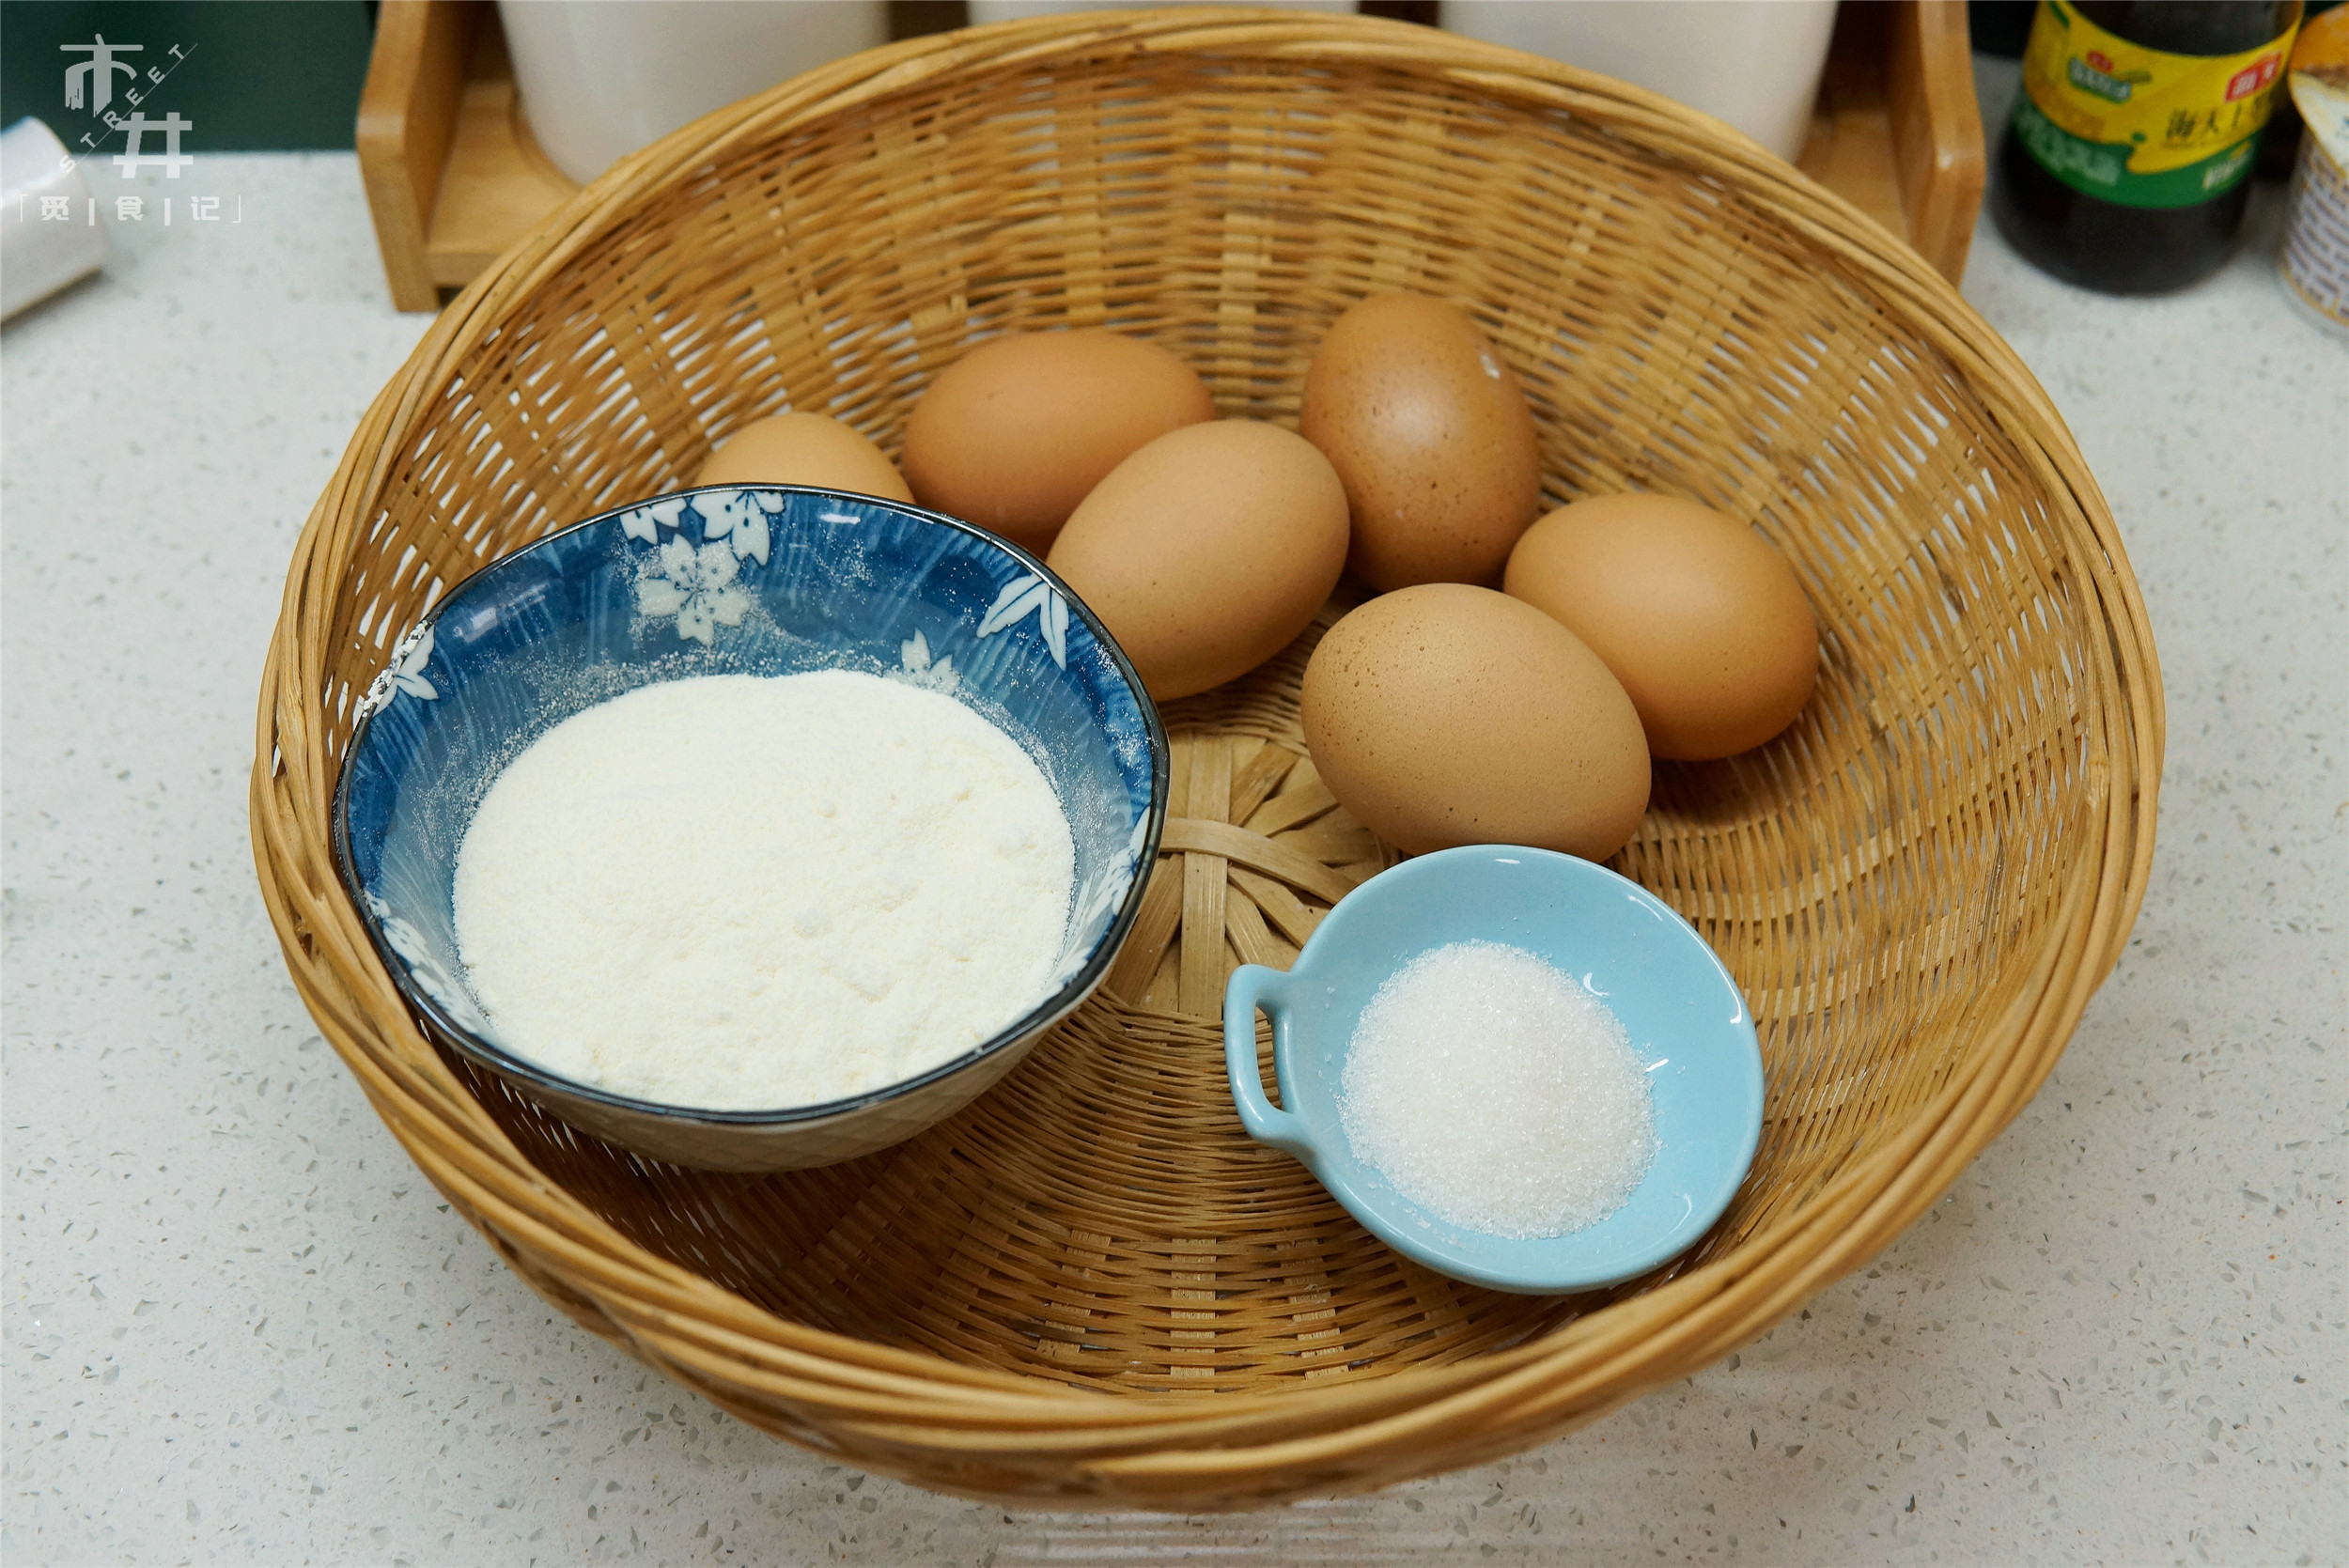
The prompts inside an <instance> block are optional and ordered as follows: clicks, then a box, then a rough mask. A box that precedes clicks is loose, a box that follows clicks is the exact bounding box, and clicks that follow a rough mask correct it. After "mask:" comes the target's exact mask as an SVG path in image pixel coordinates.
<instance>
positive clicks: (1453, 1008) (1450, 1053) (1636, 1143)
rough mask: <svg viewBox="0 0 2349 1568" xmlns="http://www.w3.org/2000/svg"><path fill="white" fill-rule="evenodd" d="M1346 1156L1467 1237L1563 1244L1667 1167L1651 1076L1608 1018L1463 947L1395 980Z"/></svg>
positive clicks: (1361, 1065)
mask: <svg viewBox="0 0 2349 1568" xmlns="http://www.w3.org/2000/svg"><path fill="white" fill-rule="evenodd" d="M1338 1114H1339V1120H1340V1122H1341V1124H1342V1126H1344V1128H1345V1131H1346V1141H1347V1142H1348V1143H1349V1144H1351V1145H1352V1146H1353V1149H1354V1152H1355V1154H1356V1155H1358V1156H1359V1157H1361V1158H1362V1159H1363V1160H1364V1161H1366V1162H1367V1163H1369V1164H1370V1165H1372V1166H1375V1167H1376V1168H1377V1170H1378V1172H1379V1173H1380V1174H1382V1175H1384V1176H1385V1177H1386V1178H1387V1180H1388V1181H1389V1182H1390V1183H1391V1184H1392V1186H1393V1187H1394V1189H1395V1190H1396V1191H1397V1192H1400V1193H1402V1194H1403V1195H1404V1196H1405V1197H1407V1198H1408V1199H1410V1200H1411V1201H1412V1202H1413V1203H1418V1204H1419V1205H1420V1206H1421V1207H1422V1208H1424V1209H1426V1210H1427V1211H1428V1212H1430V1213H1431V1214H1434V1215H1436V1216H1438V1217H1439V1218H1440V1219H1445V1220H1448V1221H1450V1222H1451V1223H1453V1224H1455V1225H1458V1226H1460V1227H1461V1228H1462V1229H1464V1230H1470V1231H1478V1232H1482V1233H1483V1234H1486V1235H1498V1236H1510V1237H1517V1238H1524V1237H1531V1236H1554V1235H1565V1234H1569V1233H1571V1232H1574V1231H1579V1230H1582V1229H1585V1228H1586V1227H1588V1226H1591V1225H1595V1224H1596V1223H1598V1221H1600V1220H1602V1219H1606V1218H1607V1217H1608V1216H1609V1215H1610V1214H1612V1213H1614V1212H1615V1210H1617V1209H1619V1208H1621V1207H1622V1206H1623V1204H1624V1201H1625V1200H1626V1199H1627V1198H1629V1197H1630V1196H1631V1193H1632V1189H1633V1188H1637V1187H1638V1186H1639V1185H1640V1179H1641V1177H1642V1176H1644V1175H1646V1174H1647V1168H1648V1165H1649V1164H1650V1162H1651V1161H1653V1160H1654V1159H1655V1157H1656V1150H1657V1139H1656V1108H1655V1101H1654V1096H1653V1095H1652V1094H1650V1093H1649V1090H1648V1080H1647V1075H1646V1073H1645V1072H1643V1071H1642V1070H1641V1065H1640V1059H1639V1057H1638V1056H1637V1055H1635V1054H1634V1053H1633V1051H1632V1049H1631V1042H1630V1039H1629V1037H1628V1036H1626V1034H1625V1032H1624V1027H1623V1024H1622V1022H1621V1021H1620V1020H1618V1019H1617V1018H1616V1017H1615V1015H1614V1014H1613V1013H1611V1012H1610V1011H1609V1010H1608V1007H1607V1004H1606V1003H1605V1002H1603V1001H1599V1000H1598V998H1596V997H1595V996H1593V995H1592V994H1591V993H1590V992H1589V991H1588V990H1587V989H1585V988H1584V987H1583V986H1581V985H1579V983H1577V982H1576V980H1575V979H1574V977H1573V976H1571V975H1568V974H1565V973H1563V972H1562V971H1560V970H1557V969H1555V968H1553V967H1552V966H1551V965H1549V964H1548V963H1547V962H1545V961H1544V960H1542V959H1541V958H1539V957H1536V956H1535V955H1532V954H1531V953H1527V952H1525V951H1524V950H1522V949H1520V948H1514V947H1504V946H1502V945H1501V943H1499V942H1481V941H1478V942H1454V943H1452V944H1451V945H1449V946H1446V947H1439V948H1436V949H1435V950H1433V951H1432V952H1428V953H1423V954H1421V955H1419V956H1418V957H1417V958H1414V959H1413V960H1411V962H1410V963H1408V964H1407V965H1405V966H1404V967H1403V968H1402V969H1400V970H1396V971H1395V972H1394V973H1393V974H1392V975H1391V976H1389V977H1388V979H1387V983H1386V984H1385V985H1383V986H1380V987H1379V988H1378V994H1377V996H1376V997H1374V998H1373V999H1372V1000H1371V1003H1370V1005H1369V1006H1368V1007H1366V1008H1364V1009H1363V1010H1362V1016H1361V1020H1360V1021H1359V1022H1358V1023H1357V1024H1356V1025H1355V1028H1354V1038H1353V1042H1352V1044H1351V1045H1350V1046H1349V1047H1348V1048H1347V1050H1346V1071H1345V1074H1344V1076H1343V1078H1342V1079H1341V1080H1340V1087H1339V1100H1338Z"/></svg>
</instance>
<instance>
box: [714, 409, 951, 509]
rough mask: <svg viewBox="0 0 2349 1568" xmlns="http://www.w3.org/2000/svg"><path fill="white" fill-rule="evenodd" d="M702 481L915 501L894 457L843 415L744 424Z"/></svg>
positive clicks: (795, 416)
mask: <svg viewBox="0 0 2349 1568" xmlns="http://www.w3.org/2000/svg"><path fill="white" fill-rule="evenodd" d="M693 483H695V484H696V485H814V486H817V488H819V489H828V490H849V491H852V492H854V493H855V494H858V495H878V496H880V497H882V498H884V499H885V500H889V501H903V502H906V503H909V504H910V503H911V502H912V500H913V491H912V490H910V489H908V488H907V486H906V482H905V479H904V477H903V476H902V475H900V474H898V473H897V470H896V467H895V466H894V464H892V463H891V462H890V460H889V458H888V455H887V454H885V453H884V452H882V451H881V449H880V448H879V447H878V446H875V445H874V444H873V443H872V442H869V441H867V440H865V439H864V438H863V436H862V435H859V434H858V433H857V432H856V431H855V430H852V429H850V428H849V427H848V426H846V425H843V424H841V423H840V421H838V420H837V419H826V418H825V417H824V416H823V415H822V414H820V413H779V414H777V415H775V416H774V417H773V418H772V419H761V420H757V421H755V422H754V423H752V424H749V425H745V426H743V427H741V428H740V429H739V430H737V431H735V432H734V434H733V435H732V436H730V437H728V438H727V440H726V443H725V444H724V445H723V446H721V447H720V448H718V450H717V451H715V452H713V453H711V454H710V456H709V459H708V461H707V462H705V463H703V464H702V471H701V473H700V474H697V475H696V476H695V477H694V479H693Z"/></svg>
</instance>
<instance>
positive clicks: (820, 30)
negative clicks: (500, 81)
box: [498, 0, 889, 184]
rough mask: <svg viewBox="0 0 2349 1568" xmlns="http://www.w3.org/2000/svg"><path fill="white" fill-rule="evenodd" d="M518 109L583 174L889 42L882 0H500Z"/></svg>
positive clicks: (558, 162) (572, 172)
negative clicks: (756, 94)
mask: <svg viewBox="0 0 2349 1568" xmlns="http://www.w3.org/2000/svg"><path fill="white" fill-rule="evenodd" d="M498 21H499V22H500V23H503V24H504V26H505V28H506V50H507V52H508V53H509V54H512V55H513V57H514V81H515V84H516V85H518V86H519V87H520V88H521V101H522V114H523V116H524V117H525V118H526V119H528V120H529V122H530V132H531V134H532V135H533V136H535V137H536V138H537V142H538V146H539V147H540V148H541V149H542V150H543V151H544V152H545V153H546V155H547V156H548V157H549V158H550V159H552V160H553V163H554V166H555V167H556V168H559V169H561V170H562V171H563V172H564V173H565V174H567V175H569V176H570V177H571V178H572V179H576V180H578V181H579V182H580V183H582V184H585V183H586V182H587V181H588V180H590V179H595V178H596V176H598V175H599V174H601V173H603V171H604V170H606V169H608V168H610V167H611V166H612V165H613V163H614V162H616V161H617V160H619V159H621V158H623V157H626V156H627V155H628V154H629V153H631V152H634V151H635V150H636V149H637V148H638V147H644V146H646V145H647V144H649V143H652V142H656V141H659V140H660V139H661V137H663V136H665V135H667V134H668V133H669V132H672V131H675V130H676V129H677V127H678V126H680V125H686V124H689V123H691V122H692V121H693V120H696V119H699V118H700V117H701V116H704V115H706V114H708V113H709V112H710V111H711V110H713V109H722V108H723V107H725V106H726V105H727V104H729V103H732V102H733V101H735V100H737V99H739V98H747V97H749V96H750V95H751V94H752V93H754V92H759V91H762V90H764V89H765V88H768V87H771V86H773V85H775V84H776V83H778V82H781V81H784V80H786V79H787V78H789V77H793V76H797V75H798V74H799V73H800V72H801V71H803V70H811V69H813V68H815V67H817V66H820V65H824V64H827V63H829V62H830V61H832V60H836V59H839V58H840V57H841V56H842V55H844V54H855V53H856V52H857V51H858V50H860V49H870V48H872V47H873V46H874V45H876V44H880V43H886V42H887V41H889V8H888V6H887V5H886V4H884V3H883V0H498Z"/></svg>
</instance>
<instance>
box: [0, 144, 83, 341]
mask: <svg viewBox="0 0 2349 1568" xmlns="http://www.w3.org/2000/svg"><path fill="white" fill-rule="evenodd" d="M0 192H5V194H0V318H4V317H9V316H14V315H15V314H16V313H17V312H18V311H20V310H23V308H24V307H25V306H26V305H28V304H31V303H34V302H35V301H37V300H45V299H47V298H48V297H49V296H50V295H52V294H54V293H55V292H56V291H57V290H58V289H60V288H63V287H65V286H66V285H67V284H69V283H73V282H76V281H78V280H80V279H82V278H86V277H87V276H89V275H90V274H91V273H92V272H96V271H98V269H99V268H101V267H103V266H104V265H105V264H106V225H105V223H104V221H103V220H102V219H101V218H100V217H99V216H98V203H97V201H96V200H95V199H93V198H92V197H91V195H90V189H89V187H88V186H87V185H86V184H85V183H83V180H82V176H81V171H80V170H78V169H76V168H75V167H74V166H73V160H72V159H71V158H70V157H69V156H68V155H67V153H66V150H65V144H64V143H63V142H60V141H59V140H57V137H56V134H55V132H52V131H51V130H50V129H49V127H47V126H45V125H43V124H42V123H41V122H40V121H39V120H37V119H21V120H18V121H17V122H16V123H15V124H14V125H11V126H9V127H8V130H7V131H5V132H0ZM59 203H63V204H64V205H63V206H62V207H60V206H59V205H58V204H59ZM61 213H62V216H60V214H61Z"/></svg>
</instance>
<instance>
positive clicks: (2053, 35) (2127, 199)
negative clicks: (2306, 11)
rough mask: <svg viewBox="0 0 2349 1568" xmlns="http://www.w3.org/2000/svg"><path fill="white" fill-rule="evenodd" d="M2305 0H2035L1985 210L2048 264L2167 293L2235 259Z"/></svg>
mask: <svg viewBox="0 0 2349 1568" xmlns="http://www.w3.org/2000/svg"><path fill="white" fill-rule="evenodd" d="M2300 10H2301V0H2040V6H2039V9H2038V12H2037V14H2036V15H2035V16H2034V17H2033V18H2032V21H2031V32H2030V43H2029V44H2028V45H2027V46H2026V48H2025V50H2024V54H2023V83H2022V86H2021V89H2020V90H2019V91H2018V92H2017V93H2016V94H2015V116H2014V118H2013V120H2012V121H2011V122H2010V123H2009V124H2008V126H2007V130H2006V134H2005V137H2004V139H2003V140H2002V141H2001V142H2000V144H1999V157H1998V163H1997V172H1996V177H1995V178H1994V179H1993V180H1992V183H1991V191H1990V212H1991V217H1992V219H1993V220H1994V221H1995V222H1996V223H1997V224H1998V225H1999V233H2001V234H2003V235H2005V236H2006V239H2007V242H2008V243H2010V244H2012V245H2013V246H2014V247H2015V249H2016V250H2017V251H2019V252H2021V253H2022V255H2023V256H2024V257H2025V258H2026V259H2028V260H2029V261H2030V262H2031V264H2032V265H2034V266H2036V267H2038V268H2039V269H2040V270H2041V271H2042V272H2048V273H2051V274H2053V275H2054V276H2056V277H2059V278H2061V279H2062V280H2063V281H2064V282H2066V283H2072V284H2077V285H2079V286H2080V287H2084V288H2093V289H2096V290H2099V291H2100V292H2103V293H2108V294H2159V293H2165V292H2167V291H2169V290H2170V289H2174V288H2183V287H2186V285H2187V284H2190V283H2193V282H2196V281H2197V280H2199V279H2201V278H2203V277H2206V276H2208V275H2209V274H2210V273H2211V272H2216V271H2217V269H2218V267H2219V266H2220V264H2221V263H2223V262H2224V261H2225V260H2226V259H2227V256H2228V253H2229V251H2230V250H2231V249H2232V246H2233V243H2234V238H2235V232H2236V230H2237V229H2239V228H2240V227H2241V226H2242V224H2243V210H2244V207H2245V204H2246V203H2247V202H2248V200H2249V198H2250V190H2251V186H2250V174H2251V167H2252V164H2253V163H2254V162H2255V161H2256V157H2255V155H2256V153H2257V151H2258V147H2259V132H2260V128H2261V127H2262V126H2263V125H2264V124H2265V123H2266V120H2267V116H2268V113H2269V111H2270V109H2271V108H2272V106H2273V104H2274V102H2275V101H2276V98H2277V95H2278V93H2279V91H2280V90H2281V88H2282V85H2283V61H2284V58H2285V56H2286V55H2288V54H2290V53H2291V50H2292V35H2293V33H2294V32H2295V30H2296V29H2297V28H2298V26H2299V24H2300Z"/></svg>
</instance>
